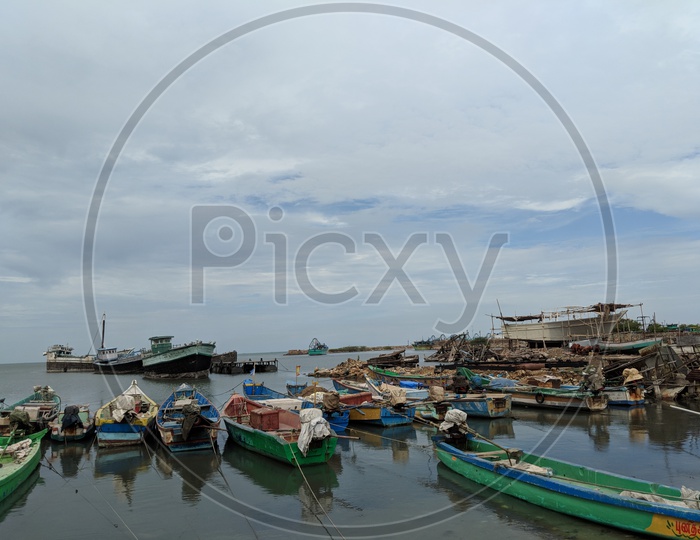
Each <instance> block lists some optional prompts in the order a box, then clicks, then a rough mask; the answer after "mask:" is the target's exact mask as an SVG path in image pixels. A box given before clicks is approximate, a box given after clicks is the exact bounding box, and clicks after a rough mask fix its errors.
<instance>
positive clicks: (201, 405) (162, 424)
mask: <svg viewBox="0 0 700 540" xmlns="http://www.w3.org/2000/svg"><path fill="white" fill-rule="evenodd" d="M220 420H221V418H220V414H219V410H218V409H217V408H216V407H214V405H213V404H212V403H211V401H209V399H207V398H206V397H205V396H204V395H203V394H201V393H200V392H199V391H197V389H196V388H194V387H192V386H190V385H189V384H187V383H183V384H181V385H180V386H179V387H178V388H177V389H176V390H175V391H174V392H173V393H172V394H170V396H168V399H166V400H165V401H164V402H163V404H162V405H161V406H160V409H158V414H157V415H156V427H157V428H158V434H159V435H160V439H161V441H163V444H165V446H167V447H168V449H170V451H171V452H182V451H185V450H198V449H201V448H213V446H214V444H215V443H216V436H217V432H218V427H219V422H220Z"/></svg>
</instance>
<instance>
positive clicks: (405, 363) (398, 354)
mask: <svg viewBox="0 0 700 540" xmlns="http://www.w3.org/2000/svg"><path fill="white" fill-rule="evenodd" d="M405 353H406V349H397V350H395V351H392V352H389V353H385V354H380V355H379V356H374V357H372V358H368V359H367V364H368V365H370V366H377V367H383V368H390V367H392V368H393V367H415V366H417V365H418V362H419V360H420V358H419V357H418V355H417V354H413V355H411V356H406V355H405Z"/></svg>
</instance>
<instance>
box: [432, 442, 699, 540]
mask: <svg viewBox="0 0 700 540" xmlns="http://www.w3.org/2000/svg"><path fill="white" fill-rule="evenodd" d="M436 452H437V456H438V458H439V459H440V461H441V462H442V463H443V464H444V465H445V466H447V467H448V468H449V469H451V470H453V471H455V472H456V473H458V474H460V475H462V476H463V477H465V478H468V479H469V480H472V481H473V482H476V483H478V484H481V485H483V486H487V487H489V488H491V489H494V490H498V491H499V492H501V493H505V494H507V495H510V496H513V497H517V498H519V499H522V500H524V501H528V502H530V503H532V504H536V505H538V506H541V507H544V508H547V509H549V510H553V511H555V512H560V513H563V514H568V515H570V516H574V517H577V518H582V519H586V520H589V521H593V522H596V523H600V524H603V525H607V526H611V527H616V528H619V529H624V530H627V531H631V532H633V533H635V534H648V535H652V536H658V537H662V538H696V537H697V532H698V530H699V525H698V523H700V509H699V506H698V505H699V504H700V503H699V499H700V493H699V492H697V491H692V490H690V489H687V488H685V487H681V488H680V489H678V488H675V487H670V486H665V485H661V484H656V483H652V482H645V481H644V480H639V479H637V478H630V477H625V476H621V475H618V474H614V473H609V472H605V471H601V470H597V469H592V468H587V467H584V466H581V465H578V464H574V463H569V462H567V461H561V460H556V459H552V458H548V457H542V456H538V455H535V454H528V453H523V452H522V451H521V450H517V449H512V448H503V447H500V446H496V445H495V444H491V443H489V442H485V441H483V440H478V439H477V438H476V437H475V436H473V435H471V434H467V435H466V437H465V439H464V440H463V442H460V443H458V442H456V441H455V440H453V439H451V438H449V437H448V438H443V439H438V440H436Z"/></svg>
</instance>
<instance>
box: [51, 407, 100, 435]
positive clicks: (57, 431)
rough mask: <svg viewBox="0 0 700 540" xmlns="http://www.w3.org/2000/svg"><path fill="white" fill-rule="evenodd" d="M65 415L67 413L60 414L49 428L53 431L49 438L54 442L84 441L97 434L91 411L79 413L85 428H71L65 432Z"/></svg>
mask: <svg viewBox="0 0 700 540" xmlns="http://www.w3.org/2000/svg"><path fill="white" fill-rule="evenodd" d="M64 414H65V413H61V414H59V415H58V418H56V420H55V421H53V422H51V423H50V424H49V428H50V429H51V431H50V434H49V436H50V437H51V440H52V441H58V442H72V441H83V440H87V439H89V438H90V437H92V436H93V435H94V434H95V420H94V419H93V418H91V417H90V411H80V412H79V413H78V416H79V417H80V421H81V422H82V423H83V427H79V426H71V427H69V428H66V429H65V430H64V429H63V428H62V423H63V416H64Z"/></svg>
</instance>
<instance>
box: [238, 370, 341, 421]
mask: <svg viewBox="0 0 700 540" xmlns="http://www.w3.org/2000/svg"><path fill="white" fill-rule="evenodd" d="M287 387H289V385H287ZM243 393H244V394H245V396H246V397H247V398H248V399H252V400H254V401H260V402H261V403H264V404H266V405H268V406H272V407H277V408H280V409H284V410H287V411H299V410H301V409H309V408H312V407H314V403H313V402H312V401H308V400H304V399H303V398H299V397H291V396H288V395H285V394H283V393H282V392H277V391H275V390H272V389H271V388H268V387H267V386H265V385H264V384H259V383H254V382H253V381H252V380H250V379H248V380H246V381H244V382H243ZM321 410H322V411H323V418H325V419H326V421H327V422H328V423H329V424H330V426H331V429H333V431H345V430H346V429H347V427H348V422H349V421H350V414H349V412H348V411H347V410H344V409H341V410H336V411H326V410H323V409H321Z"/></svg>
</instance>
